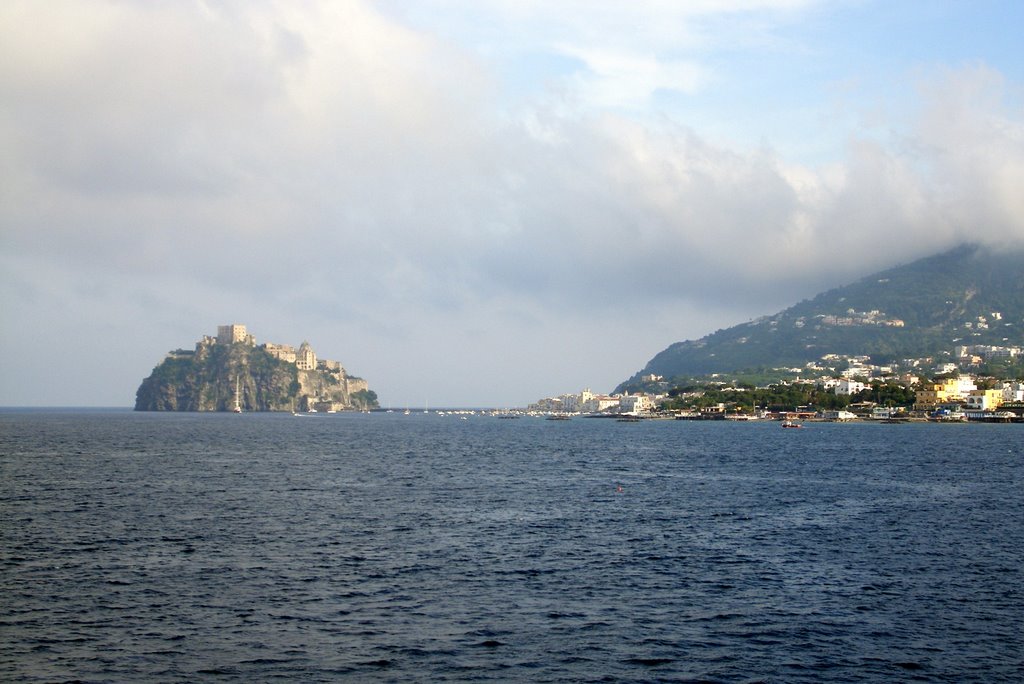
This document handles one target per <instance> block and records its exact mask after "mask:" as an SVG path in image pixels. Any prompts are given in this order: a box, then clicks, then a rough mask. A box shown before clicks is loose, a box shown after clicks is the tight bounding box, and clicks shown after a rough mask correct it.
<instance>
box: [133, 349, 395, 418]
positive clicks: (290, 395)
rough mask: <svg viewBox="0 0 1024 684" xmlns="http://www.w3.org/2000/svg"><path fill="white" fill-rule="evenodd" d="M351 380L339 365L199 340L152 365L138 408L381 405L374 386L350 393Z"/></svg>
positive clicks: (272, 408) (282, 408) (267, 408)
mask: <svg viewBox="0 0 1024 684" xmlns="http://www.w3.org/2000/svg"><path fill="white" fill-rule="evenodd" d="M350 380H358V379H356V378H348V377H347V376H345V375H344V374H343V373H342V372H341V371H339V370H338V369H336V368H322V369H318V370H300V369H299V368H298V367H297V366H296V364H294V363H290V362H288V361H283V360H280V359H278V358H276V357H275V356H273V355H272V354H270V353H268V352H267V351H266V350H265V349H264V348H262V347H257V346H254V345H252V344H245V343H242V342H238V343H232V344H221V343H213V344H204V343H200V344H197V345H196V349H195V351H185V350H178V351H174V352H171V353H170V354H168V355H167V357H166V358H165V359H164V360H163V361H162V362H161V363H160V364H159V365H157V367H156V368H154V369H153V372H152V373H151V374H150V376H149V377H147V378H146V379H145V380H143V381H142V384H141V385H140V386H139V389H138V391H137V392H136V394H135V410H136V411H233V410H234V409H235V406H236V401H237V406H238V407H239V408H240V409H241V410H243V411H296V410H302V411H304V410H308V409H310V408H313V407H315V406H318V405H321V404H324V405H326V406H327V408H329V409H337V408H342V409H344V408H374V407H376V406H377V395H376V394H375V393H373V392H372V391H370V390H366V389H361V390H359V391H357V392H353V393H352V394H351V395H350V394H349V381H350ZM360 383H361V384H362V386H365V383H363V382H362V381H360Z"/></svg>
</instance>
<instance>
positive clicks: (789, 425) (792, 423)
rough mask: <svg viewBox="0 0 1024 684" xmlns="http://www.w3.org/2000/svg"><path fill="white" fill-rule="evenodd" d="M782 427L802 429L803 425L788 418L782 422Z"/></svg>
mask: <svg viewBox="0 0 1024 684" xmlns="http://www.w3.org/2000/svg"><path fill="white" fill-rule="evenodd" d="M782 427H784V428H802V427H803V425H801V424H800V423H798V422H796V421H795V420H789V419H788V418H787V419H786V420H784V421H782Z"/></svg>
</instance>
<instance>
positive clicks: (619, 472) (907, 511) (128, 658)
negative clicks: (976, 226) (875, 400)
mask: <svg viewBox="0 0 1024 684" xmlns="http://www.w3.org/2000/svg"><path fill="white" fill-rule="evenodd" d="M1022 485H1024V429H1022V427H1021V426H1019V425H879V424H851V425H841V424H809V425H808V426H807V427H806V428H805V429H803V430H782V429H779V426H778V424H777V423H742V424H732V423H724V422H715V423H701V422H682V421H644V422H639V423H620V422H617V421H614V420H595V419H579V418H578V419H575V420H572V421H544V420H538V419H529V418H522V419H519V420H499V419H496V418H493V417H484V416H480V415H475V416H469V417H467V419H465V420H463V419H460V417H459V416H453V415H446V416H440V415H437V414H436V413H431V414H429V415H424V414H422V413H418V414H412V415H403V414H401V413H394V414H387V413H378V414H369V415H367V414H336V415H315V416H313V415H308V416H306V415H304V416H292V415H280V414H243V415H233V414H160V413H150V414H147V413H132V412H129V411H55V410H50V411H10V410H8V411H3V412H0V680H4V681H28V682H31V681H45V682H70V681H82V682H129V681H130V682H135V681H160V682H177V681H181V682H185V681H189V682H191V681H218V682H231V681H249V682H255V681H260V682H262V681H272V680H289V681H303V682H317V681H322V682H330V681H339V680H350V681H366V680H370V681H394V682H407V681H424V682H426V681H530V682H557V681H573V682H576V681H580V682H587V681H721V682H744V681H786V682H791V681H833V682H857V681H909V680H922V681H957V682H959V681H984V682H991V681H1021V680H1022V679H1024V655H1022V654H1024V636H1022V634H1024V629H1022V625H1024V572H1022V561H1024V488H1022Z"/></svg>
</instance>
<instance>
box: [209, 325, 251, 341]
mask: <svg viewBox="0 0 1024 684" xmlns="http://www.w3.org/2000/svg"><path fill="white" fill-rule="evenodd" d="M248 340H249V332H248V331H247V330H246V329H245V326H244V325H242V324H241V323H231V324H229V325H218V326H217V343H218V344H234V343H235V342H247V341H248Z"/></svg>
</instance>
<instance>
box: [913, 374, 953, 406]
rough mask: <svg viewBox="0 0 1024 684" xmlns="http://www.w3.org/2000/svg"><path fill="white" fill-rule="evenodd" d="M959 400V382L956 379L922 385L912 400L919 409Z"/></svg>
mask: <svg viewBox="0 0 1024 684" xmlns="http://www.w3.org/2000/svg"><path fill="white" fill-rule="evenodd" d="M961 398H962V397H961V396H960V381H959V379H957V378H947V379H946V380H940V381H938V382H933V383H929V384H927V385H923V386H922V387H921V389H919V390H917V391H916V392H915V393H914V400H915V402H916V403H917V405H918V406H919V407H925V406H938V405H939V404H944V403H946V402H948V401H960V399H961Z"/></svg>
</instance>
